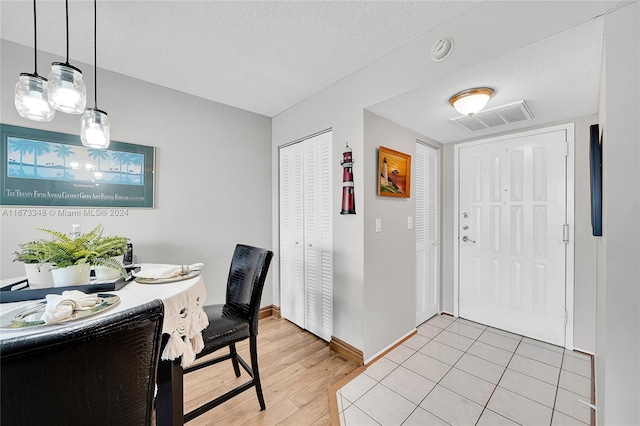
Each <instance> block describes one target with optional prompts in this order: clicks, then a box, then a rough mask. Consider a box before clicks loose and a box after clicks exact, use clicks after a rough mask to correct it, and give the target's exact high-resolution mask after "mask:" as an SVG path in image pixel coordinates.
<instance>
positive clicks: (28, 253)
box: [13, 241, 53, 288]
mask: <svg viewBox="0 0 640 426" xmlns="http://www.w3.org/2000/svg"><path fill="white" fill-rule="evenodd" d="M43 245H44V242H42V241H29V242H27V243H23V244H19V247H20V251H17V252H15V253H14V259H13V261H14V262H22V263H23V264H24V270H25V274H26V275H27V281H28V283H29V288H48V287H53V276H52V275H51V268H52V267H53V264H51V263H48V262H43V260H44V257H45V249H44V247H43Z"/></svg>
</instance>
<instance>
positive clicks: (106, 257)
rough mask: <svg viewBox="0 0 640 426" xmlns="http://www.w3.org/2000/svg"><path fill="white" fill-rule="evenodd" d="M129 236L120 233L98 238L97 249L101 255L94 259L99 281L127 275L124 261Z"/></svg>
mask: <svg viewBox="0 0 640 426" xmlns="http://www.w3.org/2000/svg"><path fill="white" fill-rule="evenodd" d="M127 240H128V239H127V238H126V237H121V236H119V235H108V236H102V237H100V238H98V240H97V241H96V242H95V250H96V252H98V253H101V255H100V256H99V257H98V258H96V259H95V260H94V261H93V265H94V270H95V272H96V279H97V280H98V281H109V280H116V279H118V278H119V277H120V276H122V277H126V275H127V271H126V270H125V269H124V263H123V261H122V259H123V256H124V254H125V252H126V251H127Z"/></svg>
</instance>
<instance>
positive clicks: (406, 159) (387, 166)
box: [378, 146, 411, 198]
mask: <svg viewBox="0 0 640 426" xmlns="http://www.w3.org/2000/svg"><path fill="white" fill-rule="evenodd" d="M378 195H380V196H384V197H399V198H409V197H410V196H411V156H410V155H408V154H404V153H402V152H399V151H394V150H393V149H389V148H385V147H384V146H381V147H380V148H379V149H378Z"/></svg>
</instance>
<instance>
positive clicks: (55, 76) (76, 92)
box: [49, 0, 87, 114]
mask: <svg viewBox="0 0 640 426" xmlns="http://www.w3.org/2000/svg"><path fill="white" fill-rule="evenodd" d="M64 3H65V10H66V18H67V27H66V28H67V61H66V62H54V63H52V64H51V72H50V73H49V103H50V104H51V106H52V107H54V108H55V109H57V110H58V111H62V112H66V113H67V114H82V112H83V111H84V108H85V106H86V105H87V87H86V85H85V83H84V80H82V71H80V69H78V68H76V67H74V66H73V65H70V64H69V1H68V0H65V2H64Z"/></svg>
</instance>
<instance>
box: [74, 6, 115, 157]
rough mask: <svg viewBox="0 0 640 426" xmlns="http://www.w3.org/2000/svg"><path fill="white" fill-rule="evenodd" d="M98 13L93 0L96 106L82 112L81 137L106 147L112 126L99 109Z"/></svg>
mask: <svg viewBox="0 0 640 426" xmlns="http://www.w3.org/2000/svg"><path fill="white" fill-rule="evenodd" d="M97 16H98V13H97V7H96V0H93V72H94V78H93V82H94V96H95V97H94V100H95V102H94V107H93V108H87V109H85V110H84V113H83V114H82V129H81V130H80V139H81V140H82V145H84V146H88V147H89V148H97V149H105V148H108V147H109V143H110V142H111V135H110V134H111V128H110V127H111V126H110V124H109V117H108V116H107V113H106V112H104V111H102V110H100V109H98V54H97V41H96V40H97V39H98V37H97V34H98V18H97Z"/></svg>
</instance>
